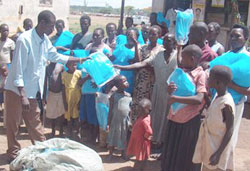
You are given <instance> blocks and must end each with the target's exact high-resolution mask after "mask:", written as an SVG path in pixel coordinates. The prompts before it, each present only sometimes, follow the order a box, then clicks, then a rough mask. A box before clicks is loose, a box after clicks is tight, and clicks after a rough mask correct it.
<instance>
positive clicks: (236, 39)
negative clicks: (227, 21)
mask: <svg viewBox="0 0 250 171" xmlns="http://www.w3.org/2000/svg"><path fill="white" fill-rule="evenodd" d="M248 38H249V31H248V28H247V27H246V26H243V25H240V24H235V25H234V26H233V28H232V31H231V34H230V44H231V46H232V50H234V49H241V48H242V47H243V46H244V45H245V44H246V41H247V40H248Z"/></svg>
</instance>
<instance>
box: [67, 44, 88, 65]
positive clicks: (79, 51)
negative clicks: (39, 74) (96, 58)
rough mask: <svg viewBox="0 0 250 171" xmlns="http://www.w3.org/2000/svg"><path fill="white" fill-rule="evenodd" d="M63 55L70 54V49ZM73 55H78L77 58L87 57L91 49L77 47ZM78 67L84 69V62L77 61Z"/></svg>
mask: <svg viewBox="0 0 250 171" xmlns="http://www.w3.org/2000/svg"><path fill="white" fill-rule="evenodd" d="M63 55H67V56H70V50H68V51H66V52H64V53H63ZM73 56H74V57H77V58H86V57H88V56H89V51H86V50H82V49H76V50H73ZM65 67H66V66H65ZM66 68H67V67H66ZM77 69H78V70H82V69H83V64H80V63H77Z"/></svg>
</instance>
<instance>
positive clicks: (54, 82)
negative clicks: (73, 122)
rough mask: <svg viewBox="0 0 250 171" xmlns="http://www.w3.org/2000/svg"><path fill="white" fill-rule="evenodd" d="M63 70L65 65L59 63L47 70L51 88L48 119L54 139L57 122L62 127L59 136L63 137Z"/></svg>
mask: <svg viewBox="0 0 250 171" xmlns="http://www.w3.org/2000/svg"><path fill="white" fill-rule="evenodd" d="M63 70H64V67H63V65H62V64H59V63H58V64H56V63H50V64H49V66H48V67H47V68H46V81H48V86H49V94H48V101H47V110H46V117H47V118H49V119H50V120H51V129H52V132H51V137H52V138H53V137H54V136H55V131H56V130H55V127H56V122H58V125H59V127H60V131H59V132H60V133H59V136H60V137H62V136H63V121H64V113H65V109H64V104H63V96H62V79H61V74H62V72H63Z"/></svg>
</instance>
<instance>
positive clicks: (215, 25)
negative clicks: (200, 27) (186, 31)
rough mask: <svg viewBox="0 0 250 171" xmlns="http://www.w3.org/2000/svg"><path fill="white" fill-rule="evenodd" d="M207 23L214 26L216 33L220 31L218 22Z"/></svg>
mask: <svg viewBox="0 0 250 171" xmlns="http://www.w3.org/2000/svg"><path fill="white" fill-rule="evenodd" d="M208 25H212V26H213V27H214V29H215V32H216V33H220V24H219V23H217V22H211V23H209V24H208Z"/></svg>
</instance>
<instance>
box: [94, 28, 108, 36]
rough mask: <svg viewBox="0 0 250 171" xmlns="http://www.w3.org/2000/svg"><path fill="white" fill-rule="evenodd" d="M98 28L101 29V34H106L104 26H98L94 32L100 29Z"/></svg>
mask: <svg viewBox="0 0 250 171" xmlns="http://www.w3.org/2000/svg"><path fill="white" fill-rule="evenodd" d="M98 30H100V31H101V34H102V35H103V36H104V34H105V33H104V29H103V28H101V27H99V28H96V29H95V30H94V32H95V31H98Z"/></svg>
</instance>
